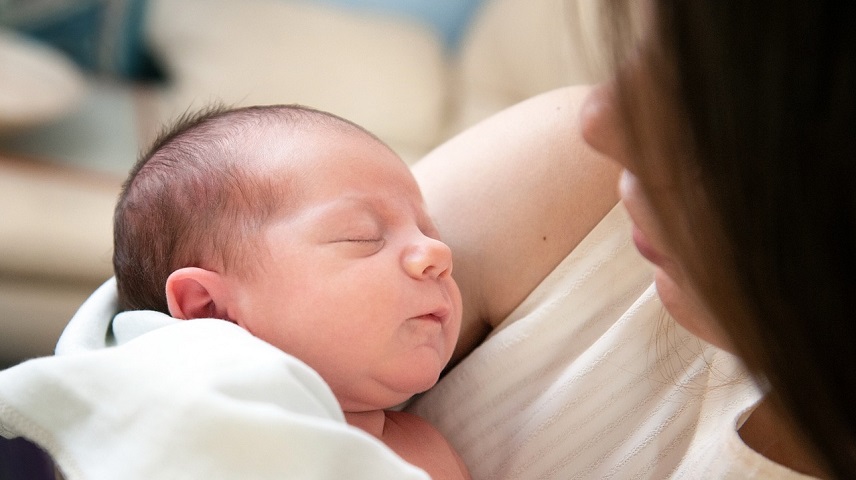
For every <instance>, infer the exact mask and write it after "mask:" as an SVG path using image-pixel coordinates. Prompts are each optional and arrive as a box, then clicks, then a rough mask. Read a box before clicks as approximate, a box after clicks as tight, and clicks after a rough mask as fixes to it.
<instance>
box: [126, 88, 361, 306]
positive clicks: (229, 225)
mask: <svg viewBox="0 0 856 480" xmlns="http://www.w3.org/2000/svg"><path fill="white" fill-rule="evenodd" d="M310 129H318V130H325V129H329V131H331V132H333V131H343V132H344V131H353V132H354V133H359V134H365V135H367V136H369V137H370V138H374V137H373V136H371V134H370V133H368V132H366V131H365V130H363V129H362V128H361V127H359V126H357V125H355V124H353V123H351V122H349V121H347V120H344V119H341V118H339V117H336V116H334V115H332V114H329V113H326V112H321V111H317V110H313V109H309V108H305V107H300V106H294V105H276V106H256V107H247V108H239V109H232V110H230V109H226V108H223V107H211V108H209V109H207V110H204V111H201V112H198V113H195V114H192V115H190V114H189V115H185V116H184V117H182V118H181V119H179V120H178V121H177V123H176V124H175V126H173V127H172V128H170V129H168V130H166V131H164V132H163V133H162V134H161V136H160V137H159V138H158V139H157V140H156V141H155V143H154V144H153V146H152V147H151V148H150V149H149V151H148V152H147V153H146V154H145V155H143V156H142V157H141V158H140V160H138V162H137V164H136V165H135V166H134V168H133V169H132V170H131V173H130V175H129V177H128V179H127V180H126V182H125V185H124V188H123V190H122V194H121V196H120V199H119V203H118V205H117V207H116V211H115V217H114V257H113V266H114V271H115V275H116V278H117V281H118V286H119V300H120V307H121V309H122V310H157V311H161V312H164V313H169V309H168V306H167V300H166V294H165V290H164V285H165V284H166V280H167V277H169V275H170V274H171V273H172V272H173V271H175V270H176V269H178V268H180V267H185V266H199V267H203V268H210V269H215V268H216V269H222V270H226V271H235V272H241V271H244V272H246V271H247V268H246V266H247V264H248V262H254V261H257V259H256V258H253V257H252V256H248V255H245V253H246V252H248V251H250V250H251V249H249V248H248V247H249V246H251V245H253V243H254V239H255V234H256V233H258V231H259V229H260V228H261V227H262V226H263V225H264V224H265V223H266V222H267V221H268V219H269V218H270V216H271V215H272V214H273V213H274V212H275V211H277V210H278V209H280V208H284V207H285V206H286V205H287V203H288V202H289V201H290V200H292V199H293V198H294V197H295V194H296V191H295V190H296V189H298V188H299V185H297V184H296V182H293V181H290V180H289V176H288V175H278V173H282V174H286V173H287V172H285V171H283V169H282V168H286V167H287V163H288V162H287V159H286V158H276V159H272V158H271V155H272V154H273V155H275V154H276V152H271V151H270V147H271V145H270V143H271V142H270V137H271V136H272V135H281V136H282V137H283V139H284V140H285V141H288V137H289V136H292V137H297V136H299V135H300V134H301V133H303V132H305V131H308V130H310ZM331 137H332V135H331ZM272 160H276V161H279V163H278V164H277V163H276V162H272Z"/></svg>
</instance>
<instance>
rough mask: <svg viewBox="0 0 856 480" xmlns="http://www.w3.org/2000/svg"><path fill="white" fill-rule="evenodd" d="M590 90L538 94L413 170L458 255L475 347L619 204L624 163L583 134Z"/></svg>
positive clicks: (464, 341)
mask: <svg viewBox="0 0 856 480" xmlns="http://www.w3.org/2000/svg"><path fill="white" fill-rule="evenodd" d="M587 91H588V89H587V88H585V87H572V88H566V89H561V90H555V91H552V92H549V93H546V94H543V95H539V96H537V97H534V98H532V99H529V100H527V101H524V102H522V103H520V104H518V105H516V106H514V107H511V108H509V109H507V110H505V111H503V112H500V113H499V114H497V115H495V116H493V117H491V118H489V119H488V120H486V121H483V122H481V123H480V124H478V125H476V126H475V127H473V128H470V129H469V130H467V131H465V132H463V133H462V134H460V135H458V136H457V137H455V138H453V139H452V140H450V141H448V142H446V143H445V144H443V145H442V146H440V147H438V148H437V149H436V150H434V151H433V152H431V153H430V154H428V156H426V157H425V158H424V159H422V160H420V161H419V162H418V163H417V164H416V165H414V167H413V171H414V174H415V175H416V177H417V180H418V181H419V183H420V186H421V187H422V190H423V194H424V196H425V201H426V202H427V205H428V210H429V212H430V213H431V215H432V216H433V217H434V220H435V222H436V223H437V227H438V228H439V230H440V234H441V236H442V237H443V240H444V241H445V242H446V243H447V244H448V245H449V246H450V247H451V249H452V253H453V255H454V269H453V276H454V277H455V279H456V280H457V282H458V285H459V287H460V288H461V294H462V296H463V301H464V318H463V325H462V329H461V337H460V341H459V342H458V348H457V349H456V352H455V357H453V362H455V361H457V359H460V358H461V357H462V356H463V355H465V354H466V353H468V352H469V351H470V350H472V349H473V348H474V347H475V345H477V344H478V343H479V342H480V341H481V340H482V339H483V338H484V336H485V335H486V334H487V332H488V331H489V330H490V329H491V328H493V327H495V326H496V325H498V324H499V322H501V321H502V320H503V319H504V318H505V317H506V316H507V315H508V314H510V313H511V312H512V310H514V309H515V308H516V307H517V306H518V305H519V304H520V302H522V301H523V300H524V299H525V298H526V296H527V295H529V293H530V292H531V291H532V290H533V289H534V288H535V287H536V286H537V285H538V284H539V283H540V282H541V281H542V280H543V279H544V278H545V277H546V276H547V274H549V273H550V272H551V271H552V270H553V269H554V268H555V267H556V265H558V264H559V262H561V261H562V259H563V258H565V257H566V256H567V255H568V253H570V251H571V250H573V249H574V248H575V247H576V246H577V245H578V244H579V243H580V241H582V239H583V238H584V237H585V236H586V235H587V234H588V233H589V232H590V231H591V230H592V229H593V228H594V227H595V225H597V224H598V222H600V220H601V219H602V218H603V217H604V215H606V213H608V212H609V210H610V209H611V208H612V207H614V206H615V204H616V202H617V201H618V196H617V194H616V188H615V186H616V183H617V179H618V172H619V169H618V167H617V166H616V164H614V163H613V162H610V161H608V160H606V159H605V158H604V157H602V156H600V155H598V154H597V153H595V152H594V151H593V150H592V149H590V148H589V147H588V146H587V145H586V143H585V142H584V141H583V139H582V137H581V136H580V129H579V108H580V105H581V102H582V100H583V98H584V97H585V95H586V93H587Z"/></svg>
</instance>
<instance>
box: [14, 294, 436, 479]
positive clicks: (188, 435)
mask: <svg viewBox="0 0 856 480" xmlns="http://www.w3.org/2000/svg"><path fill="white" fill-rule="evenodd" d="M115 298H116V289H115V284H114V282H113V281H112V280H111V281H110V282H108V283H107V284H105V285H104V286H102V287H101V288H100V289H99V290H98V291H96V292H95V293H94V294H93V295H92V297H91V298H90V299H89V300H88V301H87V302H86V303H85V304H84V305H83V307H82V308H81V310H80V311H79V312H78V314H77V315H75V317H74V319H73V320H72V321H71V323H70V324H69V326H68V328H67V329H66V331H65V332H64V334H63V336H62V338H61V340H60V342H59V344H58V346H57V356H54V357H47V358H41V359H35V360H31V361H28V362H25V363H23V364H21V365H18V366H16V367H13V368H10V369H7V370H5V371H3V372H0V434H2V435H3V436H6V437H14V436H24V437H26V438H29V439H30V440H31V441H34V442H35V443H37V444H39V445H40V446H41V447H42V448H44V449H45V450H46V451H47V452H48V453H49V454H50V455H51V456H52V457H53V459H54V460H55V462H56V463H57V464H58V466H59V468H60V469H61V470H62V472H63V474H64V475H65V476H66V478H67V479H68V480H76V479H86V480H90V479H104V480H115V479H140V480H143V479H145V480H150V479H178V478H193V479H197V478H198V479H237V478H253V479H267V478H270V479H273V478H277V479H282V478H323V479H341V478H351V479H379V478H390V479H400V478H412V479H423V480H425V479H427V478H428V476H427V475H426V474H425V473H424V472H422V471H421V470H419V469H417V468H415V467H413V466H411V465H409V464H407V463H405V462H404V461H403V460H401V459H400V458H399V457H398V456H396V455H395V454H394V453H393V452H392V451H391V450H389V449H388V448H387V447H386V446H385V445H383V444H382V443H381V442H379V441H377V440H376V439H374V438H373V437H371V436H370V435H368V434H366V433H364V432H362V431H361V430H357V429H355V428H352V427H349V426H348V425H347V424H346V423H345V420H344V416H343V414H342V411H341V409H340V408H339V405H338V403H337V401H336V399H335V397H334V396H333V394H332V392H331V391H330V389H329V388H328V387H327V385H326V384H325V383H324V382H323V381H322V380H321V377H319V376H318V375H317V374H316V373H315V372H314V371H313V370H312V369H310V368H309V367H308V366H306V365H305V364H303V363H302V362H300V361H299V360H297V359H295V358H293V357H291V356H289V355H286V354H285V353H283V352H282V351H280V350H278V349H276V348H275V347H273V346H271V345H269V344H267V343H266V342H263V341H261V340H259V339H257V338H255V337H253V336H251V335H250V334H249V333H247V332H246V331H244V330H243V329H241V328H239V327H237V326H235V325H233V324H231V323H228V322H225V321H222V320H213V319H203V320H194V321H187V322H183V321H179V320H175V319H172V318H170V317H168V316H166V315H163V314H160V313H156V312H127V313H123V314H120V315H118V316H117V317H116V318H115V321H114V322H113V328H112V329H111V328H110V326H111V321H110V320H111V318H112V316H113V312H114V309H115Z"/></svg>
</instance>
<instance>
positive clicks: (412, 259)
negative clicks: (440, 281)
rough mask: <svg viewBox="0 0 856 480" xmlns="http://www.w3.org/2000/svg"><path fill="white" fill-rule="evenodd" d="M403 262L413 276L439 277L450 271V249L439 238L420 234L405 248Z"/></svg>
mask: <svg viewBox="0 0 856 480" xmlns="http://www.w3.org/2000/svg"><path fill="white" fill-rule="evenodd" d="M403 263H404V268H405V270H407V273H408V274H410V276H412V277H413V278H439V277H440V276H441V275H444V274H450V273H451V271H452V250H451V249H450V248H449V246H448V245H446V244H445V243H443V242H441V241H440V240H437V239H434V238H431V237H426V236H422V238H421V239H420V240H419V241H417V242H414V243H413V244H412V245H410V246H409V247H408V248H407V251H406V252H405V253H404V257H403Z"/></svg>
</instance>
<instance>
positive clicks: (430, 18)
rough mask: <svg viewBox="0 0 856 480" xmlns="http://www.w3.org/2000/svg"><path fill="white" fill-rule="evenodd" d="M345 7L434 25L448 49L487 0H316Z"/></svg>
mask: <svg viewBox="0 0 856 480" xmlns="http://www.w3.org/2000/svg"><path fill="white" fill-rule="evenodd" d="M315 1H317V2H319V3H327V4H331V5H337V6H341V7H345V8H351V9H359V10H365V11H372V12H385V13H390V14H396V15H403V16H406V17H409V18H411V19H415V20H417V21H420V22H422V23H424V24H426V25H428V26H429V27H431V28H432V29H434V30H435V31H436V32H437V33H438V34H439V35H440V37H441V38H442V39H443V42H444V44H445V46H446V49H447V50H449V51H454V50H455V49H457V48H458V46H459V44H460V41H461V39H462V38H463V36H464V33H465V32H466V30H467V28H468V27H469V26H470V22H471V21H472V19H473V17H474V16H475V14H476V12H477V11H478V9H479V8H480V7H481V6H482V4H483V3H485V2H486V1H487V0H315Z"/></svg>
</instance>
